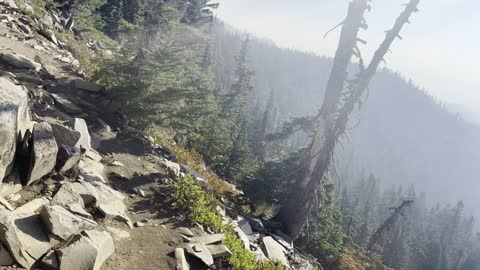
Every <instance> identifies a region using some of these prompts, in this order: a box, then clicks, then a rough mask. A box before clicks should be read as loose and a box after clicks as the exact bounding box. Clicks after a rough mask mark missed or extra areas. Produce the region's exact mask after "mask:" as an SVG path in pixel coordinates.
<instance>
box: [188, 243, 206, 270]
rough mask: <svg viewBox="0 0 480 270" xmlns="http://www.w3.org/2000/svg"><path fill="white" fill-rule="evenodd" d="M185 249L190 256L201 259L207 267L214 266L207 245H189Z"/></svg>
mask: <svg viewBox="0 0 480 270" xmlns="http://www.w3.org/2000/svg"><path fill="white" fill-rule="evenodd" d="M185 249H186V251H187V252H188V253H189V254H190V255H192V256H195V257H197V258H198V259H200V260H201V261H202V262H203V263H204V264H205V265H207V266H210V265H213V257H212V254H210V252H209V251H208V249H207V247H206V246H205V244H203V243H192V244H187V245H186V247H185Z"/></svg>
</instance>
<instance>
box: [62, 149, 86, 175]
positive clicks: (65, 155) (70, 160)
mask: <svg viewBox="0 0 480 270" xmlns="http://www.w3.org/2000/svg"><path fill="white" fill-rule="evenodd" d="M81 157H82V153H81V152H80V149H79V148H78V147H72V146H68V145H62V146H60V149H59V150H58V155H57V165H56V167H57V170H58V171H59V172H61V173H64V172H67V171H68V170H70V169H72V168H73V167H74V166H75V165H77V164H78V163H79V162H80V158H81Z"/></svg>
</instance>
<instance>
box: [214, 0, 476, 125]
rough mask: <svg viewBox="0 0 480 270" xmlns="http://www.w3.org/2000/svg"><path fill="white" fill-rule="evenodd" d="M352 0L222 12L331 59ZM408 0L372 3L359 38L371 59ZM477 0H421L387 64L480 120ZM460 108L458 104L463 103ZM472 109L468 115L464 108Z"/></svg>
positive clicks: (239, 5)
mask: <svg viewBox="0 0 480 270" xmlns="http://www.w3.org/2000/svg"><path fill="white" fill-rule="evenodd" d="M348 2H349V1H347V0H297V1H291V0H260V1H259V0H221V1H220V3H221V6H220V8H219V10H218V11H217V15H218V16H219V17H220V18H221V19H223V20H225V21H226V22H227V23H229V24H232V25H233V26H235V27H237V28H239V29H241V30H245V31H248V32H250V33H253V34H255V35H257V36H259V37H263V38H269V39H271V40H273V41H274V42H275V43H276V44H277V45H279V46H281V47H286V48H294V49H299V50H302V51H309V52H314V53H317V54H320V55H327V56H333V54H334V52H335V49H336V45H337V42H338V33H339V31H335V32H333V33H331V34H330V35H329V36H327V37H326V38H323V35H324V33H326V32H327V31H328V30H329V29H330V28H332V27H333V26H335V25H336V24H338V23H339V22H340V21H342V19H343V18H344V16H345V14H346V10H347V5H348ZM405 2H406V1H404V0H388V1H385V0H373V1H372V7H373V9H372V11H371V13H369V14H368V16H367V20H368V24H369V26H370V28H369V29H368V31H363V32H362V33H361V35H360V36H361V37H362V38H363V39H365V40H367V41H368V44H367V45H363V46H362V51H363V54H364V57H365V58H369V56H371V55H372V53H373V51H374V50H375V48H376V47H377V45H378V44H379V43H380V42H381V40H382V39H383V37H384V31H385V30H387V29H389V28H390V27H391V26H392V25H393V22H394V20H395V18H396V16H398V14H399V13H400V11H401V10H402V6H401V5H402V4H404V3H405ZM479 8H480V2H478V1H472V0H423V1H422V2H421V5H420V13H417V14H415V15H414V17H413V18H412V20H411V22H412V24H411V25H407V26H406V28H405V29H404V30H403V32H402V36H403V40H401V41H397V42H395V44H394V45H393V48H392V53H391V54H389V55H388V56H387V59H386V62H387V67H389V68H391V69H393V70H395V71H397V72H399V73H401V74H402V75H403V76H405V77H407V78H411V79H412V80H413V81H414V82H415V83H416V84H417V85H420V86H422V87H424V88H425V90H426V91H427V92H429V93H430V94H432V95H433V96H435V97H437V98H438V99H439V100H440V101H442V102H444V103H445V104H447V105H451V104H455V106H452V107H451V109H452V110H454V111H455V112H458V113H461V114H465V117H466V118H467V119H468V120H471V121H473V122H480V106H478V105H479V104H480V76H479V74H478V72H479V70H480V54H479V53H478V48H480V38H479V37H478V28H477V27H478V26H479V25H480V16H477V14H476V13H477V12H478V10H479ZM459 105H460V106H459ZM466 112H468V113H466Z"/></svg>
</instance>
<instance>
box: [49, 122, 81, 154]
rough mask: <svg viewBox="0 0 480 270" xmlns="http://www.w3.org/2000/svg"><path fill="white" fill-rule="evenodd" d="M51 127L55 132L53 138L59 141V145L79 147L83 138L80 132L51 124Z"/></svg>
mask: <svg viewBox="0 0 480 270" xmlns="http://www.w3.org/2000/svg"><path fill="white" fill-rule="evenodd" d="M51 126H52V130H53V136H54V137H55V140H56V141H57V145H59V146H62V145H67V146H70V147H77V145H78V142H79V141H80V137H81V134H80V132H78V131H76V130H73V129H71V128H69V127H66V126H64V125H60V124H51ZM77 148H78V147H77Z"/></svg>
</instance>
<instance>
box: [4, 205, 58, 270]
mask: <svg viewBox="0 0 480 270" xmlns="http://www.w3.org/2000/svg"><path fill="white" fill-rule="evenodd" d="M0 241H1V242H2V243H3V244H5V245H6V246H7V248H8V250H9V251H10V254H11V255H12V257H13V258H14V259H15V261H16V262H17V263H18V264H20V265H21V266H22V267H24V268H27V269H30V268H31V267H32V265H33V264H34V263H35V262H36V261H37V260H39V259H40V258H41V257H42V256H43V255H44V254H45V253H47V251H48V250H49V249H50V248H51V244H50V242H49V239H48V236H47V235H46V234H45V233H44V232H43V226H42V223H41V221H40V219H39V218H38V216H37V215H36V214H34V213H30V215H17V214H15V212H10V211H7V210H0Z"/></svg>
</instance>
